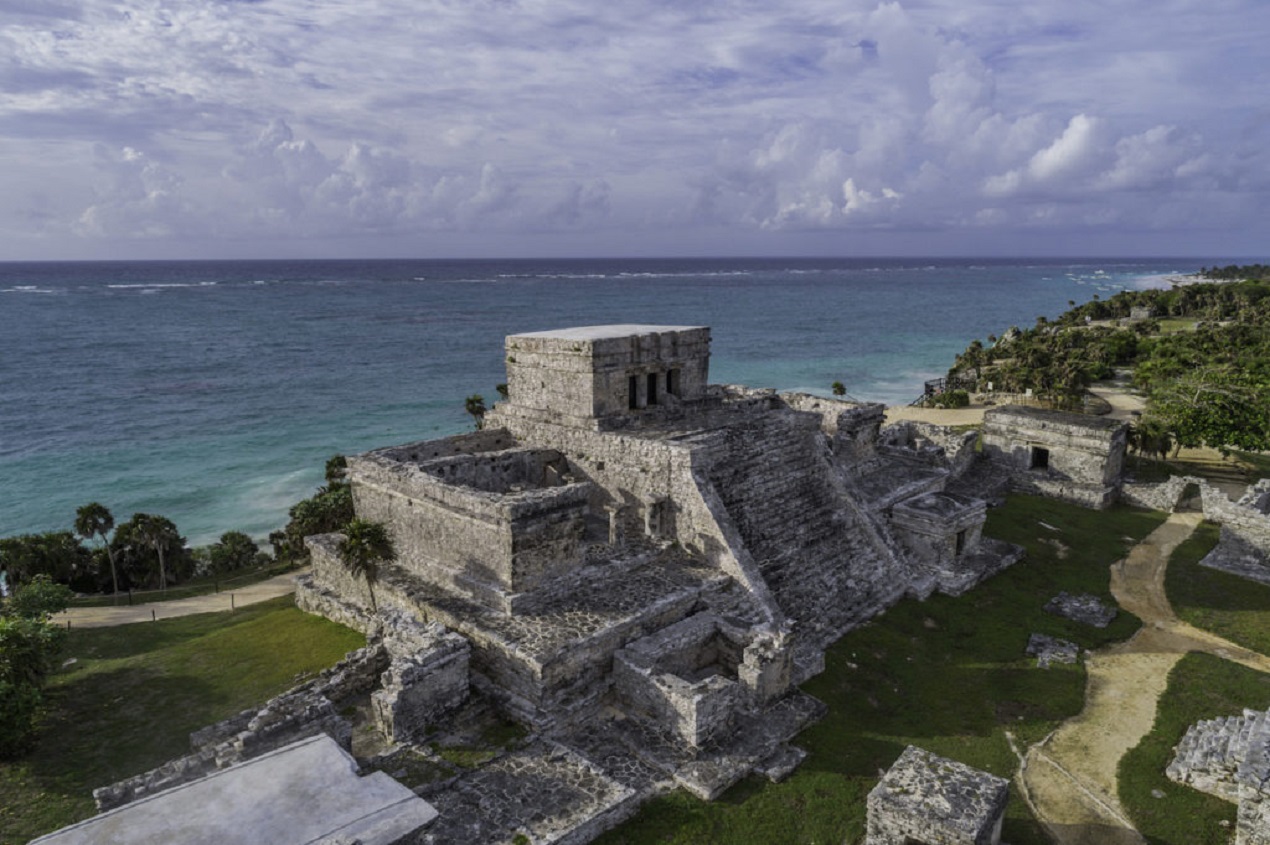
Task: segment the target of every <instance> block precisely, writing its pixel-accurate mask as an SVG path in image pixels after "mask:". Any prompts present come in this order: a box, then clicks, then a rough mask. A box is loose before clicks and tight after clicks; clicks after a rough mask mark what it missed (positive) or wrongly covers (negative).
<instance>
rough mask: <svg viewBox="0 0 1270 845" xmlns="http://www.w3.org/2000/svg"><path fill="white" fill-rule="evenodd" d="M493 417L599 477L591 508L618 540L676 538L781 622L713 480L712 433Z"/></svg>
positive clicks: (574, 469)
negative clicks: (658, 433) (676, 436)
mask: <svg viewBox="0 0 1270 845" xmlns="http://www.w3.org/2000/svg"><path fill="white" fill-rule="evenodd" d="M770 399H771V396H770V394H764V396H763V397H762V398H761V400H757V401H761V402H762V403H763V404H764V405H766V404H767V403H768V402H770ZM751 410H752V409H750V408H745V409H734V410H733V411H731V412H726V411H724V412H721V413H722V414H723V415H724V416H725V418H726V417H741V416H743V415H744V414H746V413H747V412H750V411H751ZM760 412H761V411H760ZM493 420H494V421H495V422H496V423H497V424H500V425H505V426H506V427H507V428H508V429H509V430H511V431H513V432H514V434H515V436H516V437H517V438H519V439H521V440H523V441H524V442H530V443H551V444H552V445H553V446H555V447H556V448H557V449H559V450H560V451H561V452H562V453H563V454H565V455H567V456H568V458H569V463H570V472H571V474H572V475H574V476H576V477H580V478H586V479H589V480H590V481H591V482H593V484H594V487H592V488H591V502H590V504H591V510H592V512H593V513H606V514H608V515H609V517H610V522H611V524H612V528H611V531H612V534H613V539H614V540H615V541H620V540H621V539H623V538H624V537H625V538H633V537H650V538H652V539H655V540H674V541H676V542H678V543H680V544H681V545H682V546H684V547H685V548H687V549H689V550H691V551H693V552H695V553H698V554H700V555H702V556H703V557H704V558H705V559H706V560H707V561H708V562H709V563H710V564H711V565H714V566H717V567H719V569H720V570H722V571H724V572H726V573H728V574H729V575H731V576H733V577H734V578H736V579H737V580H738V581H739V582H740V583H742V584H744V585H745V586H746V587H747V589H749V590H750V591H751V593H752V594H753V595H754V597H755V599H756V601H757V602H758V603H759V605H760V607H763V608H764V609H765V612H766V613H767V616H768V619H769V621H770V622H772V623H773V624H777V625H779V624H781V623H782V622H783V616H782V614H781V613H780V611H779V609H778V608H777V606H776V604H775V602H774V601H773V600H772V599H771V597H770V594H769V592H768V589H767V585H766V584H764V583H763V580H762V577H761V575H760V574H759V572H758V568H757V566H755V564H754V562H753V560H752V559H751V558H750V555H749V552H748V551H747V550H746V549H745V544H744V542H743V541H742V540H741V538H740V536H739V535H738V534H737V533H736V532H735V530H734V529H733V527H732V526H731V524H730V522H729V521H728V520H727V518H726V509H725V508H724V507H723V506H722V503H721V502H720V501H719V499H718V494H717V492H716V491H715V490H714V489H713V488H712V487H711V486H710V483H709V477H708V472H709V466H710V465H711V462H712V460H713V455H712V454H710V450H709V448H708V445H707V446H705V447H703V445H702V444H703V442H704V443H706V444H708V442H709V439H710V437H711V436H712V434H707V435H704V440H702V439H701V438H688V439H684V440H669V439H655V438H649V437H640V436H637V435H631V434H621V433H617V432H604V433H601V432H596V431H590V430H587V429H577V428H568V427H564V426H559V425H553V424H550V423H543V422H537V421H533V420H529V419H525V418H523V417H520V416H518V415H515V414H508V415H506V416H500V415H498V413H497V412H496V413H495V415H494V416H493Z"/></svg>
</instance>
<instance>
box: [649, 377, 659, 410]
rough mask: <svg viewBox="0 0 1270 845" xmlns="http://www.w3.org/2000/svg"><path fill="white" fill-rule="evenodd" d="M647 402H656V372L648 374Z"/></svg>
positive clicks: (650, 403) (653, 403)
mask: <svg viewBox="0 0 1270 845" xmlns="http://www.w3.org/2000/svg"><path fill="white" fill-rule="evenodd" d="M648 404H649V405H656V404H657V374H656V373H649V374H648Z"/></svg>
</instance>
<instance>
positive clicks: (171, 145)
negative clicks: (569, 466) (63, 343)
mask: <svg viewBox="0 0 1270 845" xmlns="http://www.w3.org/2000/svg"><path fill="white" fill-rule="evenodd" d="M42 10H47V11H42ZM1183 24H1184V25H1183ZM1267 35H1270V10H1267V8H1266V7H1265V5H1264V3H1263V2H1262V0H1229V2H1226V3H1223V4H1220V6H1219V7H1214V6H1213V4H1211V3H1206V2H1203V1H1202V0H1164V2H1158V0H1153V2H1148V0H1126V2H1124V3H1119V4H1113V5H1112V6H1107V5H1106V4H1101V3H1095V2H1093V0H1063V1H1062V2H1059V0H1036V2H1032V3H1027V4H1023V5H1020V4H1018V3H1017V2H1014V0H909V2H903V1H901V2H892V1H891V0H883V2H877V0H800V2H799V3H797V4H778V5H775V6H773V5H772V4H770V3H762V2H759V0H714V2H707V3H701V4H667V3H664V2H656V0H632V2H630V3H623V4H607V5H597V4H594V3H584V2H582V0H535V2H532V3H530V2H527V0H499V1H498V2H495V0H489V2H469V3H457V2H446V1H445V0H430V2H429V1H428V0H425V2H422V3H419V2H406V0H368V2H358V3H353V2H351V0H329V2H324V3H321V4H313V3H311V2H307V0H262V2H251V3H245V2H220V3H208V4H189V3H180V2H176V0H123V1H122V2H118V3H116V2H107V0H76V2H72V0H57V1H56V2H51V3H50V4H48V5H40V4H32V3H29V2H26V0H0V52H4V53H5V54H6V55H8V56H10V57H11V60H10V62H9V63H8V64H7V65H5V67H4V68H3V69H2V70H0V86H3V87H4V90H5V91H6V94H7V96H6V98H5V99H4V100H2V101H0V173H3V175H4V176H5V177H6V184H7V185H9V186H10V193H11V197H12V200H11V202H10V203H9V204H8V210H5V209H0V256H3V255H5V254H9V253H13V255H14V257H17V253H16V252H14V251H15V250H17V251H20V250H21V249H22V248H24V247H23V245H24V244H26V243H28V242H29V238H26V237H24V235H29V234H31V233H32V232H34V231H35V229H34V228H32V227H36V226H38V228H39V231H41V232H44V233H52V234H49V235H48V237H50V238H55V237H64V238H67V239H69V240H68V241H67V243H73V242H74V239H76V238H80V239H88V240H87V241H85V243H86V244H87V245H86V246H84V249H88V250H90V249H91V248H92V247H91V243H92V240H91V239H93V238H100V237H110V238H115V239H119V238H125V237H132V238H137V239H148V240H151V241H162V240H164V239H169V238H175V237H178V236H180V237H183V238H185V239H187V241H190V242H198V241H200V240H203V241H205V242H207V243H209V244H210V243H213V242H215V241H216V240H217V239H219V238H232V239H234V242H235V243H247V242H250V241H252V240H253V239H259V242H260V244H267V243H269V242H270V241H269V239H275V238H278V237H279V236H286V237H293V238H306V239H310V240H314V241H322V240H323V239H327V238H329V237H330V236H332V235H341V236H343V235H350V234H361V235H365V236H368V237H369V236H372V235H373V236H375V237H378V238H381V239H382V238H394V237H398V238H401V239H402V240H401V242H402V243H403V244H407V243H411V242H412V241H411V240H410V239H411V238H413V237H415V236H416V235H418V234H419V233H420V232H445V231H454V232H469V233H473V237H475V238H477V239H478V240H479V236H480V234H481V233H482V232H488V233H489V234H488V235H487V238H488V241H489V243H490V244H491V245H496V244H498V243H501V242H503V241H504V239H505V238H506V236H507V235H508V234H510V233H526V234H527V233H531V232H544V231H545V232H548V233H557V234H554V235H552V237H558V240H557V241H553V242H554V243H558V244H559V245H560V248H561V251H570V249H571V245H577V250H582V251H585V250H586V248H587V247H586V245H587V243H588V241H587V239H586V234H587V233H588V232H590V231H598V230H600V229H603V230H605V231H607V232H609V233H613V232H626V233H627V235H626V236H627V237H628V238H629V239H630V241H631V243H638V244H639V245H640V246H641V248H643V249H645V250H647V248H648V247H649V245H652V244H656V243H657V242H658V238H664V242H665V243H667V244H682V243H683V242H684V240H685V238H687V237H688V234H687V233H689V232H690V231H691V230H692V228H693V227H696V226H705V227H712V228H717V227H725V228H734V229H737V230H738V231H740V232H750V233H751V234H752V235H753V237H754V238H771V239H773V240H771V241H770V242H771V243H773V244H776V243H784V241H779V240H776V238H777V236H778V235H779V234H780V233H782V232H792V231H812V232H814V231H821V230H824V231H830V232H832V231H839V230H852V229H860V228H863V229H865V230H870V231H872V230H881V229H885V230H887V231H892V232H904V231H907V232H912V233H923V232H932V231H941V232H948V233H953V234H955V233H956V232H957V231H960V230H963V229H964V230H966V231H971V230H974V231H978V232H982V231H986V230H987V229H989V228H991V227H1000V228H1002V229H1003V230H1008V229H1009V228H1010V227H1011V226H1014V225H1016V224H1017V223H1019V222H1020V221H1026V225H1028V226H1031V227H1045V226H1052V227H1053V228H1054V231H1055V232H1056V236H1058V233H1061V234H1062V236H1064V237H1069V236H1071V233H1072V231H1073V227H1075V229H1079V227H1081V226H1089V227H1092V226H1099V227H1105V226H1106V225H1108V224H1107V222H1106V221H1107V220H1108V219H1109V217H1110V219H1112V220H1113V222H1114V221H1119V222H1117V223H1116V225H1124V226H1138V227H1139V228H1141V227H1142V226H1145V227H1147V228H1150V227H1152V226H1159V227H1164V226H1170V227H1175V228H1177V227H1180V228H1183V229H1184V228H1185V227H1186V225H1187V222H1188V221H1194V222H1195V224H1196V225H1197V226H1198V225H1203V226H1211V225H1219V224H1221V225H1233V226H1242V227H1244V229H1245V230H1246V231H1247V233H1248V234H1247V237H1248V239H1249V240H1250V241H1254V240H1257V241H1258V242H1259V240H1258V239H1259V235H1260V233H1259V232H1257V231H1256V229H1255V226H1254V224H1252V223H1251V222H1249V221H1248V219H1247V216H1246V214H1247V212H1248V211H1250V210H1252V209H1255V208H1259V207H1262V206H1263V205H1264V202H1265V199H1266V196H1265V194H1266V193H1267V192H1268V191H1270V184H1268V183H1270V177H1266V176H1265V175H1264V174H1265V173H1267V172H1270V167H1267V164H1270V162H1267V155H1268V154H1267V152H1266V150H1268V149H1270V143H1267V141H1270V119H1267V117H1266V114H1267V112H1266V109H1265V106H1264V104H1263V103H1261V102H1260V99H1261V98H1260V94H1259V92H1260V91H1263V90H1266V88H1267V86H1270V69H1265V68H1264V67H1263V63H1262V62H1261V61H1260V51H1261V47H1262V45H1263V44H1264V41H1265V37H1266V36H1267ZM1258 115H1260V118H1258V117H1257V116H1258ZM54 148H55V149H56V153H55V154H52V153H50V150H53V149H54ZM94 150H100V151H104V152H94ZM125 150H132V151H133V153H132V154H130V153H125V152H124V151H125ZM134 154H135V156H137V157H136V158H133V159H130V158H129V155H134ZM86 184H91V185H93V189H94V194H93V196H91V197H85V196H84V193H83V189H82V188H80V187H77V186H79V185H86ZM37 209H38V214H37V213H35V210H37ZM59 221H60V222H59ZM59 232H60V233H61V234H60V235H59V234H58V233H59ZM913 237H914V238H915V239H916V238H917V237H918V235H916V234H914V236H913ZM1001 237H1002V242H1003V243H1004V242H1008V238H1009V235H1008V232H1006V233H1004V234H1003V235H1002V236H1001ZM571 239H572V240H571ZM913 242H914V243H920V241H917V240H914V241H913ZM1161 243H1165V244H1170V245H1176V243H1177V241H1176V236H1175V233H1170V234H1169V235H1168V237H1167V238H1165V237H1162V239H1161ZM209 251H214V250H209Z"/></svg>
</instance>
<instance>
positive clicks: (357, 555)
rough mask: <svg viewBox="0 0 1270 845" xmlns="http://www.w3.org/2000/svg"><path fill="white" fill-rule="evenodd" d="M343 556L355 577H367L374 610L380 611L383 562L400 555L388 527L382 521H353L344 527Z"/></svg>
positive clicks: (341, 547)
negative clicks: (379, 583) (378, 599)
mask: <svg viewBox="0 0 1270 845" xmlns="http://www.w3.org/2000/svg"><path fill="white" fill-rule="evenodd" d="M339 555H340V561H341V562H342V563H343V564H344V566H345V567H346V568H347V569H348V571H349V572H350V573H352V574H353V576H354V577H356V578H365V579H366V590H367V592H368V593H369V594H370V607H371V610H372V611H374V610H377V609H378V608H377V605H376V602H375V583H376V582H377V581H378V580H379V567H380V564H382V563H387V562H388V561H391V560H393V559H394V558H395V557H396V556H397V552H396V550H395V549H394V548H393V545H392V538H390V537H389V536H388V531H387V529H386V528H384V526H383V524H381V523H378V522H370V521H369V520H365V519H353V520H350V521H349V523H348V525H346V526H344V539H342V540H340V544H339Z"/></svg>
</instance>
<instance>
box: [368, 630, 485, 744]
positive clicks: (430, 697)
mask: <svg viewBox="0 0 1270 845" xmlns="http://www.w3.org/2000/svg"><path fill="white" fill-rule="evenodd" d="M384 647H385V649H386V650H387V652H388V654H389V655H390V656H391V662H390V663H389V664H388V668H387V669H386V670H385V671H384V673H383V675H382V676H381V683H382V686H381V688H380V689H377V690H375V692H374V693H373V694H372V695H371V708H372V710H373V712H374V714H375V721H376V723H377V724H378V726H379V729H380V731H381V732H382V733H383V734H384V736H385V737H387V738H388V739H389V740H390V741H391V742H411V741H414V740H417V739H421V738H422V737H423V736H424V734H425V733H426V731H427V729H428V727H429V726H432V725H435V724H436V723H437V721H438V720H439V719H440V718H441V717H442V716H444V715H445V714H447V713H449V712H450V711H452V710H454V709H455V708H456V707H458V706H459V705H460V704H462V703H463V702H464V701H465V700H466V699H467V696H468V689H469V682H470V679H469V676H468V661H469V657H470V655H471V652H472V647H471V645H469V644H468V641H467V640H466V639H464V638H463V637H461V636H459V635H458V634H456V633H454V632H453V631H448V630H446V629H445V628H444V627H442V626H441V625H437V624H432V625H424V624H421V623H419V622H417V621H415V620H414V619H413V618H411V617H409V616H407V615H405V614H402V613H391V614H387V615H386V619H385V624H384Z"/></svg>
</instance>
